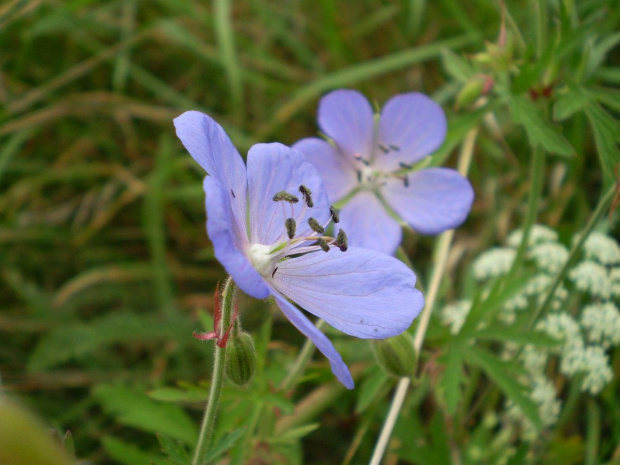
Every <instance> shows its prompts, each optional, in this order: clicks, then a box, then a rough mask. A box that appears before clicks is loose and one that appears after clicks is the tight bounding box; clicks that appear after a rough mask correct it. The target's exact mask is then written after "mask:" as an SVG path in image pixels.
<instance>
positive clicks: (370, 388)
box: [355, 369, 389, 415]
mask: <svg viewBox="0 0 620 465" xmlns="http://www.w3.org/2000/svg"><path fill="white" fill-rule="evenodd" d="M388 380H389V377H388V375H387V374H386V373H385V371H383V370H381V369H379V370H375V372H374V373H373V374H371V375H370V376H368V377H367V378H365V379H364V381H362V383H361V385H360V387H359V396H358V398H357V403H356V404H355V413H357V414H358V415H359V414H360V413H362V412H364V411H365V410H366V409H367V408H368V406H369V405H370V404H371V403H372V401H373V400H375V399H376V398H377V394H378V393H379V391H381V389H382V388H383V386H385V385H386V384H387V382H388Z"/></svg>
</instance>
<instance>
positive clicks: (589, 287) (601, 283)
mask: <svg viewBox="0 0 620 465" xmlns="http://www.w3.org/2000/svg"><path fill="white" fill-rule="evenodd" d="M568 277H569V278H570V279H571V281H573V284H574V285H575V287H576V288H577V289H579V290H580V291H582V292H586V293H588V294H590V295H592V296H593V297H598V298H600V299H608V298H609V297H611V289H612V286H611V280H610V279H609V273H608V272H607V269H606V268H605V267H604V266H603V265H601V264H599V263H596V262H594V261H592V260H586V261H584V262H581V263H579V264H578V265H577V266H576V267H575V268H573V269H572V270H571V271H570V273H569V274H568Z"/></svg>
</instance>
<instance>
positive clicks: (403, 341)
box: [371, 332, 416, 378]
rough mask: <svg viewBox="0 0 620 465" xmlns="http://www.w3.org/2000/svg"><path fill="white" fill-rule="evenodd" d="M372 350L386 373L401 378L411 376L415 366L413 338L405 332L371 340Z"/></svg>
mask: <svg viewBox="0 0 620 465" xmlns="http://www.w3.org/2000/svg"><path fill="white" fill-rule="evenodd" d="M371 344H372V348H373V352H374V354H375V357H376V359H377V362H378V363H379V365H381V368H383V369H384V370H385V371H386V373H387V374H389V375H391V376H395V377H397V378H401V377H403V376H412V375H413V372H414V370H415V367H416V355H415V351H414V350H413V338H412V337H411V334H409V333H407V332H405V333H402V334H399V335H398V336H394V337H390V338H387V339H377V340H373V341H371Z"/></svg>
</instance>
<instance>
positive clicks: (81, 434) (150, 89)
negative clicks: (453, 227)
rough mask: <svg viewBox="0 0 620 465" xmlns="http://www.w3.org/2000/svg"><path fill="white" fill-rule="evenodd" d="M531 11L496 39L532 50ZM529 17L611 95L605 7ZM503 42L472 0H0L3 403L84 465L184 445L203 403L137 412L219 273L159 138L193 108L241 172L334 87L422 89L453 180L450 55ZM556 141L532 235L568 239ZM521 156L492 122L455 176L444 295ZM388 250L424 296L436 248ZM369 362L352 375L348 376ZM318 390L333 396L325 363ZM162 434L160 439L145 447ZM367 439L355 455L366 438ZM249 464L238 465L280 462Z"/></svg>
mask: <svg viewBox="0 0 620 465" xmlns="http://www.w3.org/2000/svg"><path fill="white" fill-rule="evenodd" d="M533 3H536V2H531V1H526V0H523V1H521V0H513V1H508V2H507V3H506V5H507V7H508V11H509V12H510V17H509V28H511V29H510V30H511V31H515V30H518V31H520V34H521V40H522V41H524V42H525V44H526V46H527V48H531V46H530V42H531V41H533V37H535V35H536V31H535V24H534V22H533V21H532V20H531V18H532V5H533ZM546 3H547V5H548V7H549V11H550V12H552V13H553V12H557V11H560V10H561V9H562V8H563V7H564V6H565V5H568V4H570V5H572V6H573V8H574V9H578V10H579V11H578V12H576V13H575V14H578V15H579V17H580V20H582V21H583V22H584V23H586V24H588V28H586V29H584V30H583V31H580V34H582V36H580V38H579V41H578V43H577V44H576V45H574V46H571V47H572V48H569V49H568V50H565V51H563V53H564V55H562V56H561V58H558V61H557V63H564V62H561V61H560V60H561V59H564V58H566V62H567V63H568V64H569V65H571V66H573V65H572V64H571V63H575V65H574V66H573V68H576V67H577V64H578V63H579V62H580V61H579V60H580V57H581V56H582V55H583V53H584V52H583V49H582V48H580V47H584V46H585V45H584V44H587V42H588V41H589V40H590V39H592V40H594V41H596V40H598V38H600V37H610V38H611V39H609V47H607V48H606V49H605V52H604V53H603V56H602V58H601V60H600V62H599V63H597V65H598V66H597V68H596V69H595V71H593V74H592V75H591V76H590V78H591V80H593V81H595V82H606V83H607V85H609V86H617V85H618V83H620V68H618V56H619V54H618V50H617V48H616V49H614V46H615V44H616V43H617V42H618V37H617V32H615V31H617V30H618V24H619V22H620V19H619V18H620V13H619V12H620V8H618V2H616V1H595V0H587V1H581V2H565V1H559V0H558V1H548V2H546ZM549 24H550V27H551V26H554V27H555V24H556V23H554V21H553V20H549ZM500 25H501V14H500V2H495V1H490V0H472V1H468V2H461V1H458V0H437V1H433V2H428V1H425V0H409V1H379V0H359V1H355V2H345V1H336V0H316V1H302V0H274V1H265V0H245V1H238V2H233V1H227V0H214V1H212V2H200V1H196V0H140V1H138V0H123V1H101V0H99V1H97V0H65V1H54V0H48V1H45V0H9V1H4V2H2V4H1V5H0V302H1V307H0V377H1V383H2V389H3V390H6V391H8V392H9V393H13V394H16V395H18V396H19V397H20V398H21V399H22V400H23V401H25V402H26V403H27V404H28V405H29V406H30V407H31V408H33V409H34V410H35V411H37V412H38V413H39V415H41V416H42V417H43V418H44V419H45V420H46V421H47V422H48V423H49V424H50V425H52V426H53V427H56V428H58V429H60V430H66V429H71V430H72V432H73V435H74V438H76V450H77V453H78V456H81V457H88V458H89V460H91V461H92V463H115V462H110V460H114V461H122V463H140V461H141V460H143V459H145V458H152V457H153V456H154V454H156V451H157V449H158V446H157V442H156V440H155V437H154V436H153V435H152V433H154V432H156V431H159V432H163V433H166V434H169V435H171V436H173V437H174V438H175V439H179V440H181V441H183V442H185V443H186V444H187V445H188V446H191V444H192V442H193V440H194V438H195V435H196V431H197V423H198V420H199V418H200V408H201V404H200V402H197V403H196V402H193V403H191V402H189V403H190V404H191V406H193V407H195V408H192V409H190V410H183V409H181V408H178V407H177V405H176V404H166V403H161V402H159V400H155V399H153V396H151V397H146V396H144V395H143V393H144V392H146V391H152V390H153V389H158V388H161V387H164V386H174V385H175V383H176V382H177V381H183V382H186V383H189V384H186V386H190V387H191V386H193V387H195V385H196V383H199V382H200V380H205V379H208V376H209V375H208V374H209V363H210V358H211V353H210V351H211V349H210V346H206V345H204V344H201V343H198V342H197V341H195V340H194V339H192V337H191V332H192V330H200V329H209V328H208V325H209V324H210V323H209V316H208V315H209V311H212V308H213V297H212V296H213V291H214V288H215V283H216V282H217V281H218V280H221V279H223V278H224V277H225V272H224V270H223V269H222V267H221V266H220V265H219V264H218V263H217V261H216V260H215V259H214V257H213V251H212V247H211V244H210V242H209V240H208V238H207V236H206V234H205V211H204V194H203V191H202V183H201V179H202V177H203V175H204V173H203V172H202V170H201V169H200V168H199V167H198V166H197V165H196V164H195V162H194V161H193V160H192V159H191V158H190V156H189V155H188V154H187V153H186V152H185V151H184V150H183V148H182V146H181V144H180V142H179V141H178V140H177V139H176V136H175V134H174V130H173V126H172V119H173V118H174V117H175V116H177V115H179V114H180V113H181V112H183V111H185V110H188V109H196V110H201V111H204V112H206V113H208V114H209V115H211V116H212V117H213V118H215V119H216V120H217V121H218V122H219V123H220V124H222V125H223V126H224V128H225V129H226V130H227V132H228V134H229V135H230V137H231V139H232V140H233V142H234V143H235V145H236V146H237V147H238V149H239V151H240V153H241V154H242V155H245V153H246V151H247V149H248V148H249V147H250V145H251V144H253V143H255V142H259V141H260V142H267V141H280V142H283V143H285V144H289V145H290V144H292V143H294V142H295V141H296V140H298V139H299V138H302V137H307V136H311V135H315V134H316V133H317V126H316V121H315V116H316V105H317V102H318V99H319V98H320V97H321V95H323V94H324V93H326V92H327V91H329V90H331V89H335V88H340V87H351V88H355V89H358V90H360V91H362V92H363V93H365V94H366V95H367V96H368V97H369V98H370V99H371V100H373V99H374V100H376V101H378V102H379V103H383V102H385V101H386V100H387V99H388V98H389V97H390V96H392V95H394V94H396V93H403V92H408V91H420V92H424V93H427V94H429V95H432V96H433V97H434V98H435V99H436V100H437V101H438V102H440V103H441V104H442V105H443V106H444V108H445V109H446V111H447V112H448V115H449V119H450V122H451V126H450V135H449V137H448V142H447V143H446V145H445V146H444V148H443V149H442V151H441V158H442V159H446V160H447V164H448V165H452V166H453V165H454V153H455V152H456V150H455V147H456V145H457V144H458V143H460V141H461V140H462V138H463V136H464V135H465V133H466V132H467V131H468V130H469V129H470V128H472V127H474V126H475V125H476V124H478V122H479V120H480V117H481V115H479V114H477V113H475V112H473V111H472V110H471V108H470V107H468V106H464V107H461V108H458V109H457V108H456V107H455V98H456V96H457V94H458V92H459V91H460V90H461V89H462V87H463V85H464V80H459V79H458V78H457V77H456V76H455V70H454V69H450V63H453V64H454V62H452V61H450V59H449V58H450V56H453V55H456V56H459V55H460V56H463V57H465V56H469V55H471V54H474V53H478V52H481V51H484V50H485V47H486V45H485V44H486V43H487V42H491V43H496V42H497V40H498V37H499V34H500ZM447 51H448V52H452V53H451V54H449V55H446V52H447ZM556 52H557V54H558V57H559V56H560V51H557V50H556ZM567 57H568V58H567ZM569 58H570V59H571V60H573V61H572V62H571V61H570V60H569ZM519 64H520V62H519V61H518V59H515V62H514V65H515V66H517V65H519ZM561 66H564V65H561ZM561 66H560V67H558V66H556V68H554V69H552V67H549V69H544V70H540V69H539V70H538V71H537V73H538V74H537V75H536V76H535V77H534V79H533V80H534V81H535V82H536V86H538V87H536V88H537V89H539V90H541V89H542V87H541V86H543V85H544V86H550V87H552V88H553V87H554V86H556V85H558V86H559V85H560V84H559V83H561V82H562V79H563V78H564V75H563V74H562V70H561V69H560V68H561ZM545 72H547V74H545ZM457 74H458V72H457ZM545 76H546V77H545ZM549 76H551V77H550V78H549ZM545 79H547V81H546V82H545ZM534 87H535V86H532V88H534ZM554 97H555V96H552V98H554ZM615 98H616V107H615V111H617V110H618V103H617V102H618V100H620V98H619V97H617V95H616V97H615ZM612 109H613V108H612ZM565 135H566V136H567V137H568V138H569V140H570V142H571V144H572V145H573V147H575V151H576V153H578V154H579V156H577V157H573V158H570V159H559V158H558V159H556V158H551V159H550V162H549V164H548V168H547V169H548V178H547V182H548V184H547V185H546V187H545V193H544V195H545V199H544V200H543V207H542V215H543V216H542V222H545V223H548V224H550V225H552V226H554V227H557V228H559V230H560V231H562V230H563V229H564V230H566V231H570V232H571V233H572V232H574V231H575V230H576V229H578V228H579V227H580V225H582V224H583V223H584V222H585V219H586V217H587V215H588V213H589V212H590V210H591V206H592V205H593V204H594V203H595V202H596V200H597V198H598V196H599V194H600V189H601V183H602V181H603V178H602V175H601V169H600V165H599V160H598V159H597V156H596V154H595V152H594V139H593V137H592V135H591V133H589V132H588V130H587V129H585V118H584V117H581V119H579V120H571V122H570V124H569V125H568V126H567V127H565ZM529 157H530V148H529V146H528V145H527V144H526V143H525V137H524V133H523V131H522V130H520V129H519V128H518V127H516V125H515V124H514V123H513V122H512V121H511V120H510V118H509V117H508V116H506V111H505V110H500V111H499V112H498V118H497V120H494V124H491V125H490V126H486V128H485V129H483V130H482V132H481V134H480V138H479V141H478V145H477V148H476V153H475V158H474V163H473V166H472V168H471V175H470V178H471V179H472V182H473V184H474V187H475V190H476V193H477V200H476V204H475V206H474V209H473V211H472V214H471V216H470V218H469V220H468V222H467V223H466V224H465V225H464V227H463V228H461V229H460V230H459V231H458V233H457V237H456V242H455V246H454V249H453V257H452V259H451V262H450V269H449V273H448V276H447V277H446V289H445V290H444V292H445V293H447V294H448V295H450V294H452V295H453V294H454V293H455V292H456V289H458V288H459V286H460V285H461V284H460V283H459V281H458V280H459V278H458V277H457V275H455V273H458V270H459V269H461V267H462V266H463V265H462V263H463V261H464V262H468V261H469V260H471V258H472V257H473V256H475V254H476V253H477V252H478V251H481V250H484V249H485V248H487V247H489V246H491V245H493V244H494V243H496V241H498V240H500V239H501V238H503V237H504V236H505V234H506V233H507V231H508V230H509V229H510V228H512V227H514V226H515V225H518V224H519V221H520V220H521V214H522V213H523V211H524V205H525V198H526V195H527V192H528V188H529V185H528V168H529ZM405 239H406V242H405V246H406V250H407V251H408V252H409V254H410V256H411V258H412V260H413V261H414V264H415V268H416V270H417V271H418V272H419V274H420V277H421V282H422V283H424V281H425V277H426V274H427V273H428V271H429V264H430V263H431V252H432V244H433V240H432V238H425V237H419V236H416V235H413V234H412V233H410V232H407V234H406V238H405ZM453 279H454V280H453ZM263 308H264V305H261V304H260V303H256V302H251V301H249V300H243V301H242V309H241V311H242V315H243V321H244V323H245V325H246V326H247V327H249V328H250V329H252V330H253V331H256V332H257V333H258V332H260V331H263V333H264V332H265V331H267V330H266V329H264V326H266V325H263V322H264V321H265V318H266V317H265V312H264V310H262V309H263ZM200 309H202V310H204V312H203V313H202V315H203V317H202V319H201V318H199V310H200ZM254 309H256V310H259V309H261V310H260V311H257V312H253V311H252V310H254ZM205 325H206V326H207V328H205V327H204V326H205ZM263 333H260V334H263ZM267 336H268V334H267ZM272 339H274V340H276V341H280V342H274V343H272V344H271V345H270V348H271V349H274V348H275V349H277V350H276V352H278V351H280V352H281V353H280V352H278V353H276V354H275V355H273V354H272V355H270V358H269V360H268V361H267V363H268V364H275V363H276V362H277V360H280V361H287V363H288V361H290V360H291V359H292V358H293V357H294V356H295V354H296V353H297V350H298V348H299V346H300V345H301V343H302V338H301V337H299V335H298V334H297V333H296V332H295V331H294V329H292V328H291V327H290V326H289V325H287V324H286V323H284V322H283V323H282V324H281V323H280V320H279V319H276V325H275V327H274V329H273V336H272ZM266 340H268V339H266ZM265 344H266V342H265ZM354 344H355V343H353V342H351V343H350V344H349V345H348V346H347V347H350V348H349V349H348V352H349V353H353V352H355V350H356V347H357V346H355V345H354ZM265 350H266V349H265ZM344 351H345V353H347V349H344ZM364 351H365V352H364ZM364 351H363V353H365V354H368V353H369V352H368V351H367V349H364ZM278 357H279V358H278ZM345 359H346V356H345ZM369 362H371V361H370V360H368V361H367V362H366V363H364V361H363V360H360V363H361V368H364V367H365V366H367V365H368V363H369ZM273 370H276V369H275V368H273ZM321 373H324V376H323V378H322V379H324V380H329V381H333V380H332V379H331V378H330V377H329V373H328V371H325V368H324V366H323V365H322V371H321ZM264 376H265V379H267V382H266V383H265V386H268V384H269V383H268V381H269V379H270V378H269V377H270V376H273V379H275V380H278V379H281V377H282V376H283V374H282V373H281V372H277V370H276V371H274V373H273V374H272V375H269V374H267V375H264ZM192 389H193V388H192ZM190 391H191V389H190ZM267 391H268V388H267V387H265V391H264V392H267ZM159 392H160V393H161V391H159ZM192 392H194V391H192ZM338 393H339V394H338V395H340V394H341V392H340V391H338ZM228 395H229V399H230V398H234V396H235V395H237V394H235V391H234V390H233V391H231V392H230V393H229V394H228ZM239 395H240V394H239ZM334 395H336V394H334ZM196 396H197V398H198V399H200V398H201V394H200V393H199V392H198V394H196ZM155 397H157V396H155ZM160 397H161V396H160ZM242 397H243V396H242ZM246 397H247V394H246ZM181 400H182V401H188V399H181ZM190 400H191V399H190ZM194 400H195V399H194ZM273 401H274V402H277V400H273ZM282 402H289V403H290V401H289V400H286V401H284V400H283V401H282ZM352 402H353V398H352V397H351V395H350V396H349V397H347V398H345V400H344V401H343V402H341V403H340V404H339V405H338V406H336V407H334V406H329V405H326V406H325V407H324V408H326V409H327V410H325V411H324V410H322V411H321V416H320V417H319V419H318V420H317V421H320V422H321V423H322V427H321V428H320V429H319V430H317V431H316V432H314V433H312V434H311V435H310V436H308V437H307V441H306V442H305V446H304V451H305V452H304V453H305V456H306V459H307V463H335V462H333V461H332V460H333V457H334V456H338V457H342V456H344V454H345V452H346V450H347V448H348V444H349V443H350V442H351V440H352V439H353V435H354V432H355V426H354V425H355V423H356V421H357V420H356V419H355V417H354V415H353V414H351V413H350V410H348V408H347V406H348V405H351V403H352ZM136 405H138V406H139V408H141V409H142V410H143V411H144V412H150V413H149V414H148V415H150V416H148V415H146V416H143V417H140V415H137V417H138V418H135V416H136V415H134V413H131V412H129V410H130V407H131V406H133V407H136ZM168 407H170V408H168ZM281 407H282V408H284V409H285V410H286V409H288V408H290V407H291V406H290V405H289V404H283V405H281ZM379 410H381V409H379ZM188 412H189V413H188ZM132 415H134V416H132ZM128 417H129V418H128ZM0 421H1V420H0ZM274 421H275V420H274ZM160 425H164V426H160ZM165 425H169V430H170V431H161V428H162V427H165ZM170 425H171V426H170ZM370 425H371V426H370V430H371V432H372V433H373V434H372V435H370V438H372V437H373V436H374V433H376V431H377V429H378V425H375V424H374V423H370ZM144 432H146V433H148V434H145V433H144ZM309 432H310V431H308V433H309ZM305 434H307V433H305ZM118 438H121V439H118ZM366 442H367V443H368V444H365V445H362V451H363V452H364V453H366V454H368V451H369V450H371V447H372V441H371V440H370V439H368V440H367V441H366ZM296 447H297V446H296ZM138 449H141V450H138ZM144 451H147V452H144ZM279 453H284V452H279ZM300 453H301V452H300V449H299V448H298V447H297V452H296V454H297V455H299V454H300ZM131 454H135V455H131ZM274 454H275V453H274ZM110 457H113V459H110ZM122 457H125V459H122ZM127 457H130V458H127ZM278 457H281V456H278ZM268 460H269V461H267V459H265V461H264V462H260V461H257V462H256V463H280V462H278V461H277V460H276V459H275V458H274V457H271V458H269V459H268ZM282 463H287V462H286V460H284V461H283V462H282ZM288 463H294V462H288Z"/></svg>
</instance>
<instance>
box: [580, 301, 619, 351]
mask: <svg viewBox="0 0 620 465" xmlns="http://www.w3.org/2000/svg"><path fill="white" fill-rule="evenodd" d="M581 325H582V326H583V327H584V328H585V329H586V330H587V332H588V339H589V340H590V342H595V343H596V342H598V343H601V344H602V346H603V347H609V346H610V345H617V344H618V343H620V311H618V308H617V307H616V306H615V305H614V304H613V303H611V302H605V303H596V304H592V305H588V306H587V307H586V308H585V309H584V310H583V313H582V314H581Z"/></svg>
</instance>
